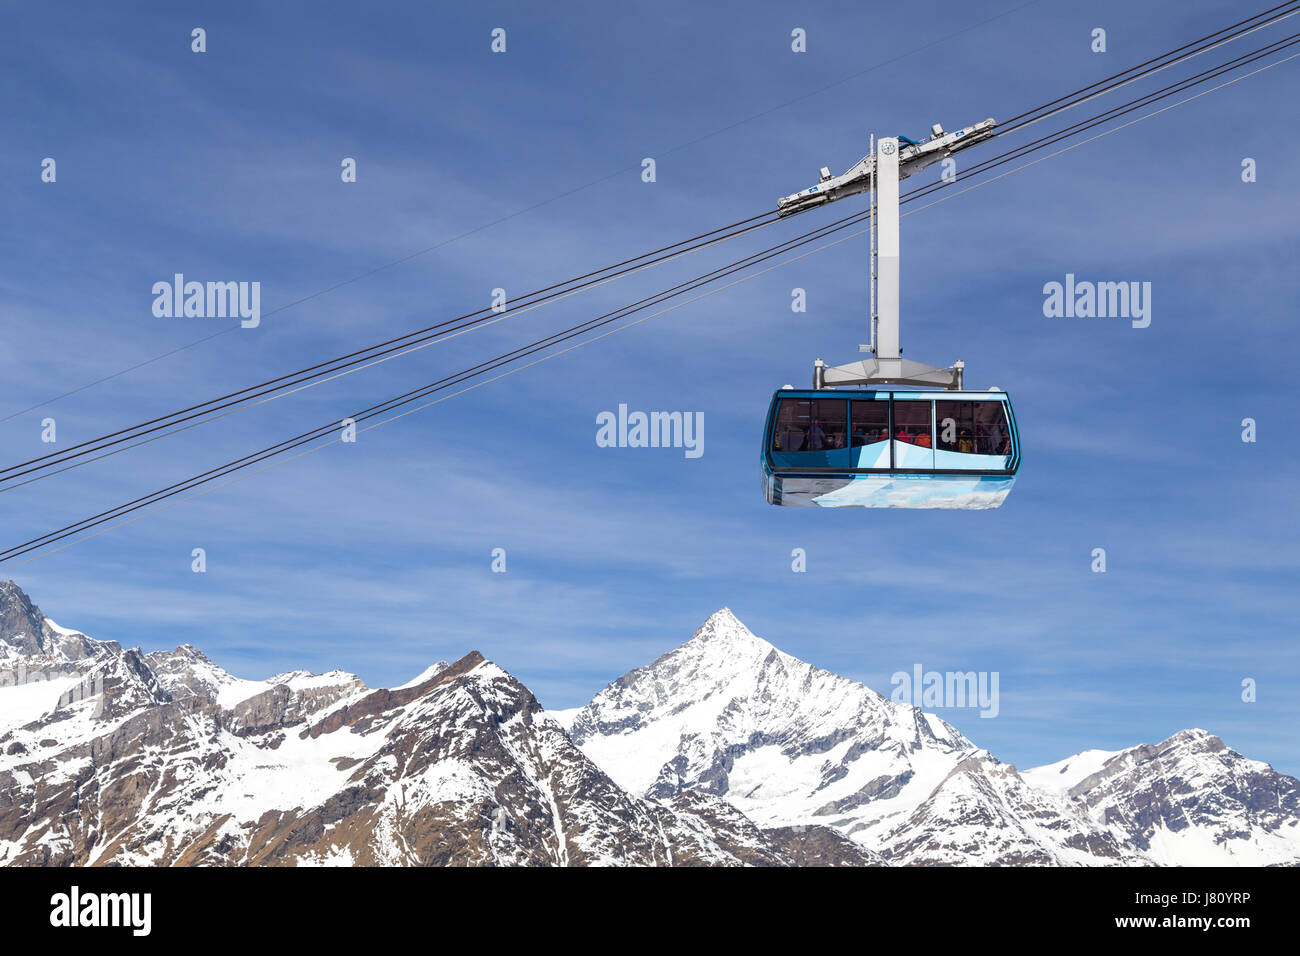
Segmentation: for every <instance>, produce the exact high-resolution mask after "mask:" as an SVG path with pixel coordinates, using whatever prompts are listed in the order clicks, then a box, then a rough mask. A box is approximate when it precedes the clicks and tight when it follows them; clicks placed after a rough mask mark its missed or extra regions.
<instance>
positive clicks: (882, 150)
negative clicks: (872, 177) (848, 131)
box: [876, 137, 902, 359]
mask: <svg viewBox="0 0 1300 956" xmlns="http://www.w3.org/2000/svg"><path fill="white" fill-rule="evenodd" d="M876 204H877V206H878V207H879V209H878V210H877V213H876V216H877V219H878V221H879V225H878V227H877V228H878V229H879V231H880V235H879V238H878V239H877V245H876V272H877V276H876V285H877V292H876V303H877V310H876V314H877V319H876V327H877V334H876V357H877V358H879V359H897V358H899V357H900V356H901V355H902V347H901V342H900V340H899V327H898V326H899V320H898V301H899V288H898V278H899V276H898V257H899V248H898V140H897V139H894V138H893V137H882V138H880V139H878V140H876Z"/></svg>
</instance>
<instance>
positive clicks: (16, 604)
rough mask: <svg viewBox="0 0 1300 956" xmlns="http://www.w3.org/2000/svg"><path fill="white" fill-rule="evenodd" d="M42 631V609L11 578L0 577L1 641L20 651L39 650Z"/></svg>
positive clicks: (43, 619) (31, 651)
mask: <svg viewBox="0 0 1300 956" xmlns="http://www.w3.org/2000/svg"><path fill="white" fill-rule="evenodd" d="M44 632H45V615H44V614H42V613H41V609H40V608H38V607H37V606H36V605H35V604H33V603H32V600H31V598H29V597H28V596H27V595H26V594H25V593H24V592H23V589H22V588H20V587H19V586H18V585H17V584H15V583H14V582H13V581H0V641H3V642H4V643H5V644H8V645H9V647H11V648H13V649H15V650H16V651H18V652H20V653H23V654H39V653H41V651H42V650H43V647H44V644H43V640H42V638H43V636H44ZM0 650H3V649H2V648H0Z"/></svg>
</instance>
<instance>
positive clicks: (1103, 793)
mask: <svg viewBox="0 0 1300 956" xmlns="http://www.w3.org/2000/svg"><path fill="white" fill-rule="evenodd" d="M557 718H558V719H559V720H560V721H561V722H562V723H564V724H565V725H566V726H567V727H568V728H569V732H570V735H571V736H572V738H573V740H574V741H575V742H576V743H577V744H578V745H579V746H580V747H581V748H582V749H583V751H584V752H585V753H586V754H587V755H588V756H590V757H591V758H592V759H593V760H594V761H595V762H596V763H598V764H600V765H601V766H602V767H604V768H605V769H606V770H607V771H608V772H609V773H610V775H611V776H612V777H613V778H614V779H615V780H616V781H617V782H618V783H619V784H621V785H622V786H623V787H625V788H626V789H628V790H629V791H631V792H633V793H638V794H643V795H646V796H649V797H663V796H670V795H673V794H678V793H682V792H692V791H695V792H705V793H710V794H713V795H716V796H719V797H723V798H725V799H726V800H728V801H729V802H730V803H732V804H733V805H734V806H735V807H736V808H737V809H739V810H741V811H742V812H743V813H744V814H745V815H746V816H748V817H750V818H751V819H753V820H755V821H757V822H758V823H760V824H762V825H763V826H766V827H777V826H799V825H804V826H807V825H811V824H825V825H829V826H831V827H833V828H835V829H837V830H839V831H840V832H842V833H843V834H845V835H846V836H848V837H850V838H851V839H853V840H854V841H855V842H857V843H859V844H860V845H861V846H863V847H865V848H867V849H870V850H872V851H876V852H879V853H880V854H881V855H882V856H883V857H884V858H885V859H887V860H888V861H889V862H891V863H894V864H902V865H915V864H979V865H985V864H999V865H1006V864H1082V865H1114V864H1120V865H1140V864H1152V863H1155V864H1184V863H1200V862H1205V861H1207V860H1210V859H1213V860H1214V861H1216V862H1242V863H1247V862H1291V863H1296V862H1300V830H1298V829H1297V825H1298V824H1300V809H1298V808H1297V805H1296V793H1297V790H1296V788H1297V781H1296V780H1294V779H1293V778H1290V777H1285V776H1283V775H1281V774H1278V773H1276V772H1275V771H1273V770H1272V768H1270V767H1268V766H1267V765H1265V764H1260V763H1257V762H1254V761H1249V760H1246V759H1245V758H1244V757H1241V756H1240V755H1239V754H1236V753H1234V752H1232V751H1230V750H1228V749H1227V748H1225V747H1224V746H1223V744H1222V742H1221V741H1219V740H1218V739H1217V738H1214V737H1211V736H1209V735H1208V734H1205V733H1204V732H1202V731H1185V732H1183V733H1182V734H1179V735H1176V736H1175V737H1173V738H1170V740H1168V741H1165V742H1164V743H1163V744H1161V745H1159V746H1157V747H1138V748H1134V749H1133V750H1130V751H1122V752H1120V753H1119V754H1109V753H1102V752H1100V751H1089V752H1087V753H1085V754H1081V755H1079V756H1078V757H1075V758H1070V759H1069V760H1066V761H1062V762H1061V763H1060V764H1056V765H1052V766H1051V767H1047V768H1038V769H1036V770H1033V771H1028V772H1026V773H1024V774H1021V773H1019V772H1018V771H1017V770H1016V768H1015V767H1013V766H1011V765H1008V764H1003V763H1001V762H1000V761H998V760H997V759H996V758H995V757H993V756H992V755H991V754H989V753H988V752H987V751H984V750H982V749H980V748H979V747H978V746H977V745H975V744H974V743H972V742H971V741H970V740H968V739H967V738H966V737H964V736H963V735H962V734H960V733H959V732H958V731H957V730H956V729H955V728H953V727H952V726H950V725H949V724H947V723H945V722H944V721H942V720H940V719H939V718H937V717H935V716H933V715H930V714H925V713H922V712H921V711H920V710H918V709H917V708H915V707H911V706H906V705H902V704H895V703H893V702H892V701H890V700H888V699H886V698H884V697H882V696H881V695H879V694H877V693H876V692H874V691H872V690H871V689H870V688H867V687H865V686H863V685H861V684H858V683H856V682H854V681H850V680H847V679H845V678H842V677H838V676H836V675H834V674H831V673H829V672H827V671H824V670H821V669H820V668H817V667H813V666H812V665H809V664H806V663H804V662H802V661H799V660H797V659H795V658H793V657H791V656H790V655H788V654H785V653H783V652H781V651H779V650H777V649H776V648H775V647H773V646H772V645H771V644H769V643H768V642H767V641H764V640H762V639H761V638H758V637H756V636H755V635H754V634H752V633H751V632H750V631H749V630H748V628H746V627H745V626H744V625H743V624H741V623H740V621H738V620H737V619H736V617H735V616H734V615H733V614H732V613H731V612H730V611H729V610H727V609H723V610H722V611H719V612H718V613H717V614H715V615H713V616H712V617H711V618H710V619H709V620H708V621H707V622H706V623H705V624H704V626H703V627H701V628H700V630H699V631H697V632H696V634H695V636H694V637H693V638H692V639H691V640H690V641H688V642H687V643H686V644H683V645H682V646H681V647H678V648H677V649H676V650H673V651H671V652H669V653H667V654H665V655H664V656H662V657H660V658H659V659H658V660H656V661H655V662H654V663H652V664H650V665H648V666H646V667H643V668H639V669H637V670H634V671H631V672H630V673H628V674H626V675H624V676H623V677H621V678H619V679H618V680H617V681H615V682H614V683H612V684H610V685H609V686H608V687H606V688H605V689H604V690H602V691H601V692H600V693H599V694H597V695H596V697H595V698H594V699H593V700H592V701H591V703H590V704H588V705H587V706H586V707H583V708H579V709H577V710H574V711H567V712H562V713H559V714H557ZM1211 847H1213V850H1211V849H1210V848H1211Z"/></svg>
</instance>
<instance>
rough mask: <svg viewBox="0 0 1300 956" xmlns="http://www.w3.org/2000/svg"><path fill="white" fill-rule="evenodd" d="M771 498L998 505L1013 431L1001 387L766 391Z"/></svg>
mask: <svg viewBox="0 0 1300 956" xmlns="http://www.w3.org/2000/svg"><path fill="white" fill-rule="evenodd" d="M762 467H763V493H764V495H765V497H766V498H767V501H768V503H769V504H774V505H814V506H819V507H823V508H839V507H858V508H964V509H984V508H996V507H998V506H999V505H1001V504H1002V502H1003V500H1004V499H1005V498H1006V496H1007V494H1008V493H1009V492H1010V491H1011V487H1012V485H1013V484H1015V480H1016V472H1017V471H1018V470H1019V468H1020V437H1019V435H1018V433H1017V431H1016V418H1015V414H1014V412H1013V411H1012V408H1011V399H1010V398H1009V397H1008V396H1007V394H1006V393H1005V392H1000V391H996V390H994V391H988V392H973V391H971V392H968V391H951V390H950V391H892V390H873V391H860V390H854V391H847V390H836V389H807V390H797V389H794V388H791V387H789V386H787V387H786V388H783V389H780V390H779V391H777V392H776V394H775V395H773V396H772V404H771V406H770V408H769V409H768V413H767V427H766V429H765V430H764V433H763V458H762Z"/></svg>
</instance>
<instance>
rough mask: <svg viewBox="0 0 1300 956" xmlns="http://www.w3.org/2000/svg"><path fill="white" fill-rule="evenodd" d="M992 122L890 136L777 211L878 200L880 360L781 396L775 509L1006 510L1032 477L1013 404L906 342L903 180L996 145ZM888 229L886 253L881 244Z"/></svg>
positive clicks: (771, 486)
mask: <svg viewBox="0 0 1300 956" xmlns="http://www.w3.org/2000/svg"><path fill="white" fill-rule="evenodd" d="M995 125H996V124H995V122H994V121H993V119H992V118H989V119H986V120H984V121H983V122H981V123H976V124H975V125H974V126H968V127H966V128H965V129H962V130H959V131H957V132H954V133H945V132H944V131H943V127H941V126H939V125H937V124H936V125H935V126H934V127H932V128H931V131H930V133H931V135H930V138H929V139H927V140H925V141H924V142H920V143H918V142H916V141H914V140H909V139H907V138H906V137H898V138H893V137H883V138H881V139H880V140H878V141H875V142H873V143H872V148H871V152H870V153H868V155H867V156H865V157H864V158H863V159H862V160H860V161H859V162H858V163H857V164H856V165H854V166H853V167H852V168H851V169H849V171H848V172H846V173H844V174H843V175H841V176H832V175H831V173H830V170H829V169H822V171H821V180H820V182H818V184H817V185H816V186H812V187H810V188H808V189H805V190H803V191H802V192H798V193H794V194H793V195H790V196H786V197H784V198H782V199H779V200H778V201H777V210H778V212H779V214H780V215H782V216H788V215H794V214H796V213H800V212H803V211H805V210H808V209H813V208H816V207H818V206H821V205H825V204H826V203H830V202H835V201H836V200H839V199H843V198H846V197H849V196H856V195H860V194H862V193H867V194H869V196H870V208H871V230H870V232H871V312H870V316H871V319H870V332H871V343H870V344H869V345H863V346H859V350H860V351H863V352H870V353H871V354H872V356H873V357H872V358H870V359H865V360H863V361H859V362H854V363H851V364H849V365H842V366H837V367H828V366H827V365H826V364H825V363H824V362H822V360H821V359H818V360H817V361H816V363H815V364H814V366H813V387H812V388H811V389H807V390H803V389H795V388H794V387H793V386H790V385H787V386H785V387H784V388H782V389H780V390H778V391H777V392H776V394H774V395H773V396H772V404H771V405H770V406H769V408H768V412H767V425H766V427H765V428H764V431H763V452H762V467H763V494H764V496H765V497H766V498H767V501H768V503H769V504H774V505H814V506H818V507H822V508H843V507H858V508H955V509H984V508H997V507H998V506H1000V505H1001V504H1002V502H1003V501H1004V500H1005V499H1006V497H1007V495H1008V494H1009V493H1010V492H1011V488H1012V486H1013V485H1014V484H1015V481H1016V473H1017V472H1018V471H1019V470H1020V436H1019V434H1018V432H1017V431H1016V417H1015V414H1014V413H1013V412H1012V410H1011V399H1010V398H1009V397H1008V396H1007V394H1006V393H1005V392H1003V391H1001V390H999V389H996V388H993V389H989V390H988V391H987V392H980V391H967V390H966V389H965V387H964V384H963V380H964V374H965V364H964V363H963V362H961V361H957V362H954V363H953V364H952V365H951V366H949V367H948V368H934V367H931V366H929V365H923V364H921V363H920V362H914V361H912V360H911V359H905V358H903V350H902V348H901V346H900V344H899V325H900V323H899V281H898V279H899V212H898V206H899V196H898V182H899V180H900V179H901V178H905V177H907V176H911V175H913V174H914V173H916V172H919V171H920V170H922V169H926V168H927V167H929V166H932V165H934V164H935V163H937V162H939V161H941V160H944V159H946V158H948V157H949V156H951V155H952V154H953V153H956V152H959V151H960V150H963V149H967V148H969V147H971V146H974V145H976V144H977V143H980V142H983V141H985V140H987V139H989V138H990V137H991V136H993V135H994V134H993V128H994V126H995ZM877 231H878V233H879V243H878V244H877Z"/></svg>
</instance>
